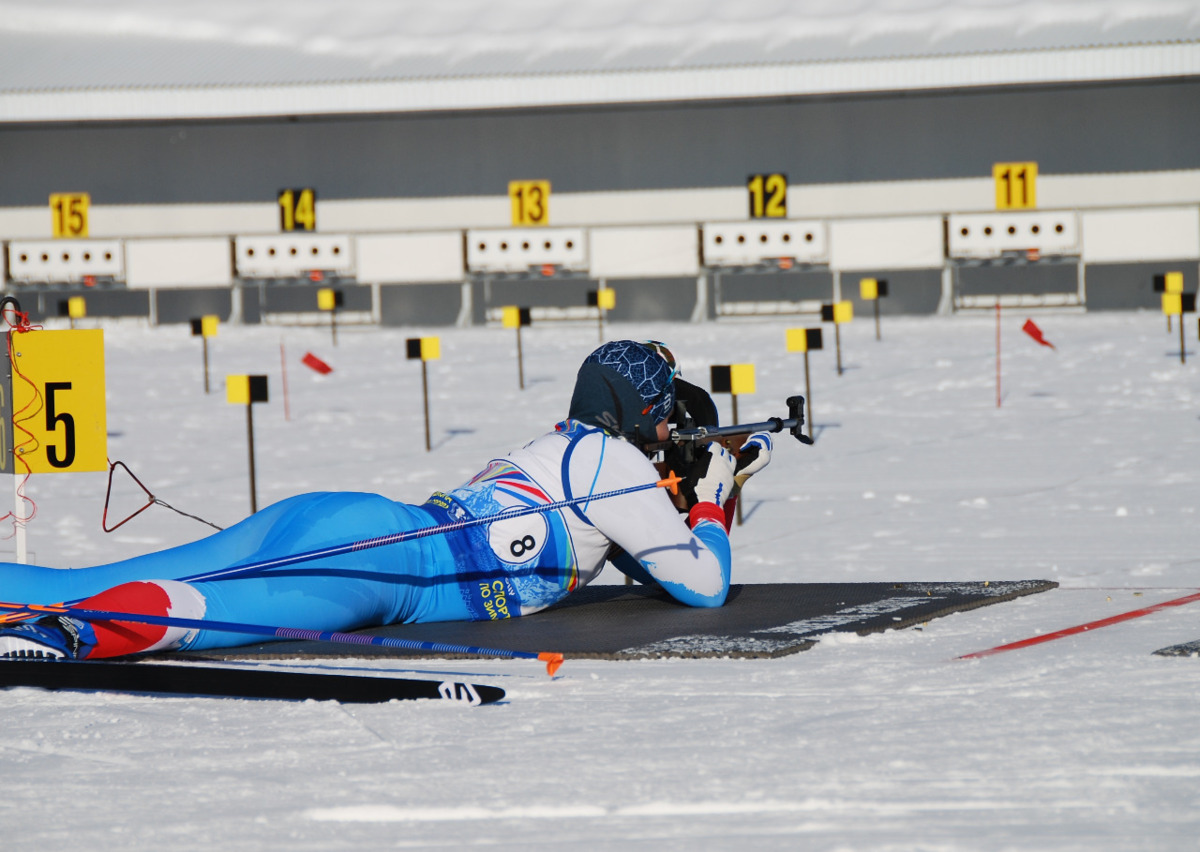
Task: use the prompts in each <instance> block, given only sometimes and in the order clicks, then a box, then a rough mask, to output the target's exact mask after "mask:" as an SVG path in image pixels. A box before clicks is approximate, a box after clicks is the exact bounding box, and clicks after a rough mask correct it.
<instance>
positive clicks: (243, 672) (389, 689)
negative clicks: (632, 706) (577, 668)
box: [0, 660, 504, 706]
mask: <svg viewBox="0 0 1200 852" xmlns="http://www.w3.org/2000/svg"><path fill="white" fill-rule="evenodd" d="M14 686H31V687H37V688H39V689H64V690H75V691H85V692H129V693H148V694H167V695H190V696H204V697H209V698H267V699H276V700H283V701H306V700H309V699H311V700H314V701H339V702H341V703H343V704H369V703H376V702H383V701H392V700H411V699H416V698H436V699H441V700H446V701H452V702H456V703H459V704H466V705H470V706H478V705H480V704H492V703H494V702H496V701H499V700H500V699H502V698H503V697H504V690H503V689H501V688H500V687H498V686H485V685H483V684H476V683H464V682H458V681H437V680H420V679H416V678H398V677H371V676H368V675H340V674H310V673H307V672H281V671H263V670H261V669H231V668H223V667H216V666H199V665H191V664H189V665H174V664H159V663H149V662H127V663H120V662H65V661H46V660H0V688H8V687H14Z"/></svg>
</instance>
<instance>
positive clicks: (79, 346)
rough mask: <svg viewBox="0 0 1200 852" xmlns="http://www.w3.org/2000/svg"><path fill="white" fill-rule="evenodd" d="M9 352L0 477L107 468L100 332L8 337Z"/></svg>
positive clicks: (35, 332)
mask: <svg viewBox="0 0 1200 852" xmlns="http://www.w3.org/2000/svg"><path fill="white" fill-rule="evenodd" d="M11 352H12V363H11V379H10V381H6V382H5V384H6V385H8V387H6V388H4V391H6V393H5V397H6V398H7V399H6V400H5V402H8V401H9V400H11V406H9V405H5V406H4V408H5V409H6V410H5V411H4V412H3V415H4V417H3V426H4V431H5V433H6V434H5V435H4V440H3V444H4V447H3V450H4V452H3V460H2V461H0V464H2V465H3V467H0V472H6V473H16V474H23V473H25V472H26V465H28V470H29V471H30V472H32V473H73V472H82V471H96V470H107V469H108V425H107V417H106V409H105V400H104V332H103V330H101V329H80V330H72V331H30V332H25V333H23V334H15V335H13V340H12V346H11ZM14 455H15V456H16V458H17V459H18V460H17V461H16V462H15V463H14V462H13V457H14Z"/></svg>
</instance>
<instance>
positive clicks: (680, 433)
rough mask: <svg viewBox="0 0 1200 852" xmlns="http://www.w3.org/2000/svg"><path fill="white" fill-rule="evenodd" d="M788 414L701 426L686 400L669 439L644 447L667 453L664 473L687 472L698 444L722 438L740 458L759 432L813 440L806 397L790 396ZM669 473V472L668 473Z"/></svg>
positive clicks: (740, 482)
mask: <svg viewBox="0 0 1200 852" xmlns="http://www.w3.org/2000/svg"><path fill="white" fill-rule="evenodd" d="M787 407H788V416H787V418H786V419H784V418H782V417H771V418H768V419H767V420H763V421H762V422H759V423H737V424H734V425H732V426H703V425H701V426H698V425H696V423H695V420H694V419H693V418H692V416H691V414H690V413H689V412H688V411H687V406H686V405H685V404H684V402H683V401H682V400H680V401H679V402H678V403H677V404H676V417H675V421H676V423H677V424H678V425H677V426H675V427H674V428H672V429H671V431H670V433H669V437H668V438H667V440H665V441H659V442H655V443H651V444H646V445H645V446H644V447H643V449H644V450H645V451H646V452H647V453H659V452H661V453H663V454H664V459H663V460H662V461H660V462H657V463H656V467H659V469H660V473H661V472H662V471H663V470H665V468H666V467H668V466H677V467H678V468H682V470H681V471H680V470H676V471H675V472H680V473H682V474H683V475H684V476H686V472H687V471H688V470H689V469H690V467H691V465H692V462H694V461H695V454H696V447H698V446H705V445H707V444H708V443H710V442H712V441H716V442H718V443H719V444H720V445H721V446H722V447H724V448H725V449H726V450H728V451H729V452H730V453H731V454H732V455H733V456H734V457H735V458H739V466H741V465H740V455H741V447H742V445H743V444H745V443H746V439H748V438H749V437H750V436H751V435H752V434H753V433H755V432H773V433H778V432H784V431H787V432H789V433H791V435H792V437H793V438H795V439H796V440H797V441H799V442H800V443H802V444H812V442H813V439H812V438H810V437H808V436H807V435H805V434H804V433H803V432H802V431H801V427H802V426H803V425H804V397H802V396H790V397H788V398H787ZM664 475H665V474H664ZM746 479H747V477H745V476H741V475H739V476H736V477H735V478H734V482H735V485H736V488H737V489H739V490H740V489H741V487H742V485H744V484H745V481H746Z"/></svg>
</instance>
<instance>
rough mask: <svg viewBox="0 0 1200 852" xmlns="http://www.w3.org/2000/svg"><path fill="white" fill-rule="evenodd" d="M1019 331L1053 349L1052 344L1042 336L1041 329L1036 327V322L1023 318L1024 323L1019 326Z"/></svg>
mask: <svg viewBox="0 0 1200 852" xmlns="http://www.w3.org/2000/svg"><path fill="white" fill-rule="evenodd" d="M1021 331H1023V332H1025V333H1026V334H1028V335H1029V336H1030V337H1032V338H1033V339H1034V340H1036V341H1037V342H1038V343H1040V344H1042V345H1043V346H1049V347H1050V348H1051V349H1054V344H1053V343H1051V342H1050V341H1049V340H1047V339H1046V338H1045V337H1043V336H1042V330H1041V329H1040V328H1038V327H1037V323H1035V322H1034V321H1033V320H1031V319H1030V320H1025V325H1023V326H1021ZM1055 351H1058V350H1055Z"/></svg>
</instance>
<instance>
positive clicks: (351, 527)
mask: <svg viewBox="0 0 1200 852" xmlns="http://www.w3.org/2000/svg"><path fill="white" fill-rule="evenodd" d="M676 374H677V370H676V367H675V360H674V358H673V357H672V355H671V353H670V351H669V350H668V349H667V348H666V347H665V346H663V345H662V344H660V343H656V342H647V343H638V342H634V341H629V340H622V341H615V342H611V343H606V344H604V345H603V346H601V347H600V348H599V349H597V350H596V351H595V352H593V353H592V354H591V355H589V356H588V357H587V359H586V360H585V361H584V362H583V365H582V367H581V368H580V370H579V374H578V377H577V379H576V382H575V388H574V392H573V394H572V397H571V404H570V409H569V413H568V416H567V419H566V420H563V421H562V422H560V423H558V424H556V425H555V427H554V429H553V431H551V432H548V433H547V434H545V435H542V436H541V437H539V438H535V439H534V440H533V441H531V442H530V443H528V444H526V445H525V446H524V447H522V448H521V449H519V450H515V451H513V452H511V453H509V454H508V455H507V456H505V457H503V458H498V459H493V460H492V461H490V462H489V463H488V464H487V466H486V467H485V468H484V469H483V470H482V471H481V472H479V473H478V474H476V475H475V476H474V477H473V478H472V479H471V480H470V481H469V482H467V483H466V484H464V485H462V486H460V487H458V488H455V489H454V490H452V491H449V492H446V493H442V492H438V493H435V494H434V495H433V496H432V497H430V498H429V500H427V501H426V502H425V503H423V504H422V505H420V506H414V505H408V504H405V503H398V502H395V501H392V500H389V499H387V498H386V497H383V496H380V495H377V494H361V493H316V494H302V495H299V496H296V497H291V498H289V499H287V500H283V501H281V502H279V503H276V504H274V505H272V506H269V507H268V508H266V509H264V510H262V511H261V512H258V513H256V514H254V515H251V516H250V517H249V518H246V519H245V520H243V521H241V522H240V523H238V524H236V525H235V526H232V527H230V528H229V529H227V530H223V531H221V532H218V533H216V534H214V535H211V536H209V537H207V538H204V539H201V540H199V541H195V542H192V543H190V544H185V545H182V546H179V547H174V548H170V549H168V550H163V551H160V552H157V553H150V554H147V555H144V556H138V557H135V558H132V559H126V560H123V561H120V562H113V563H110V564H107V565H98V566H95V567H91V568H80V569H71V570H62V569H56V568H47V567H41V566H35V565H17V564H3V565H0V599H2V600H6V601H20V602H22V603H28V604H54V603H60V602H64V601H70V602H78V605H79V606H80V607H81V608H85V609H93V610H103V611H107V612H125V613H137V614H141V615H153V616H172V617H176V618H186V619H207V620H213V621H226V622H230V621H233V622H243V623H246V624H287V625H289V626H293V627H297V628H301V629H307V630H321V631H346V630H352V629H355V628H362V627H369V626H378V625H384V624H396V623H414V622H434V621H460V620H461V621H469V620H472V621H473V620H488V619H497V618H509V617H514V616H520V615H528V614H530V613H534V612H537V611H538V610H541V609H545V608H546V607H548V606H551V605H552V604H555V603H557V602H558V601H560V600H562V599H563V598H565V597H566V596H567V595H569V594H570V593H571V592H573V591H575V590H576V589H579V588H582V587H583V586H585V585H587V584H588V583H589V582H590V581H591V580H593V579H594V578H595V577H596V576H597V575H598V574H599V573H600V571H601V569H602V568H603V566H604V564H605V562H606V561H611V562H612V563H613V565H615V566H616V567H617V568H618V569H620V570H621V571H623V572H624V573H625V574H626V575H628V576H630V577H632V578H634V579H635V580H637V581H639V582H642V583H656V584H658V585H660V586H661V587H662V588H663V589H665V590H666V591H667V592H668V593H669V594H670V595H671V596H672V597H674V598H675V599H676V600H679V601H680V602H682V603H684V604H688V605H690V606H698V607H716V606H721V605H722V604H723V603H724V602H725V597H726V595H727V593H728V591H729V582H730V567H731V566H730V549H729V537H728V530H729V518H731V517H732V502H733V499H735V498H733V499H731V497H730V495H731V494H732V492H733V485H734V474H735V459H734V457H733V456H732V455H731V454H730V453H729V452H728V451H727V450H725V449H724V448H722V447H721V446H720V445H719V444H717V443H715V442H714V443H712V444H710V445H709V446H708V448H706V449H702V450H700V451H698V453H697V454H696V458H695V461H694V462H693V463H692V465H691V470H690V472H689V475H688V476H687V477H686V479H685V484H684V487H683V493H684V494H685V495H686V496H687V505H686V506H685V507H684V508H685V509H686V514H682V513H681V511H680V509H678V508H677V507H676V506H675V504H674V503H673V502H672V500H671V498H670V497H669V496H668V495H667V493H666V492H665V491H664V490H663V489H661V488H650V489H647V490H640V491H635V492H633V493H628V494H623V495H620V496H616V497H609V498H606V499H598V500H594V501H593V500H587V499H585V500H584V501H583V502H579V503H576V504H574V505H571V506H568V507H566V508H560V509H555V510H551V511H547V512H543V513H531V514H525V515H522V516H520V517H512V518H503V517H501V518H499V519H497V520H496V521H494V522H491V523H486V524H480V525H476V526H472V527H468V528H464V529H460V530H457V531H453V532H448V533H445V534H438V535H430V536H427V537H423V538H419V539H415V540H412V541H403V542H399V543H395V544H388V545H384V546H380V547H375V548H372V549H365V550H357V551H353V552H349V553H344V554H342V555H338V556H332V557H328V558H321V559H317V560H313V561H309V562H304V563H302V564H296V565H292V566H288V567H282V568H276V569H269V570H266V571H263V572H261V573H255V574H251V575H249V576H245V575H242V576H234V577H229V578H226V579H215V580H206V581H195V582H181V580H180V579H179V578H183V577H189V576H193V575H198V574H201V573H205V572H208V571H210V570H212V569H218V568H223V567H232V566H237V565H244V564H248V563H251V562H257V561H261V560H265V559H271V558H274V557H279V556H287V555H291V554H298V553H303V552H306V551H311V550H315V549H320V548H323V547H328V546H331V545H337V544H342V543H345V542H351V541H355V540H358V539H364V538H371V537H376V536H383V535H388V534H390V533H398V532H403V531H406V530H414V529H418V528H423V527H431V526H435V525H440V524H444V523H447V522H453V521H460V520H464V519H470V518H482V517H487V516H493V515H497V514H500V513H503V512H505V511H506V510H512V509H514V508H518V507H520V508H524V507H531V506H534V507H536V506H539V505H546V504H549V503H556V502H559V501H562V500H568V499H572V498H578V497H584V498H586V497H588V496H589V495H595V494H602V493H604V492H608V491H614V490H618V489H622V488H625V487H628V486H633V485H641V484H644V483H649V482H654V481H655V480H656V479H658V478H659V477H658V473H657V471H656V470H655V468H654V465H653V464H652V463H651V461H650V459H649V458H648V456H647V455H646V453H645V452H644V451H643V449H642V448H643V447H645V446H646V445H648V444H652V443H654V442H662V441H665V440H666V439H667V437H668V421H669V418H670V416H671V414H672V412H673V411H674V410H675V401H676V395H677V393H678V392H679V391H678V389H679V387H684V386H686V387H687V388H689V389H690V390H691V391H692V392H695V391H698V389H696V388H694V386H688V385H686V383H683V382H682V380H681V379H679V378H678V377H677V375H676ZM699 393H700V394H701V395H703V391H699ZM708 404H709V405H710V406H711V401H708ZM771 448H772V443H771V437H770V435H769V434H767V433H765V432H763V433H755V434H754V435H751V436H750V438H749V440H748V441H747V442H746V445H745V447H744V450H745V452H743V453H742V464H743V465H744V467H742V468H741V469H740V470H738V471H737V472H738V474H739V475H740V476H748V475H750V474H753V473H755V472H757V471H758V470H761V469H762V468H763V467H765V466H766V465H767V463H768V462H769V461H770V455H771ZM747 460H750V463H749V464H746V461H747ZM258 641H261V637H259V636H258V635H254V634H231V633H229V632H225V631H216V630H203V629H201V630H196V629H187V628H182V627H174V626H160V625H152V624H134V623H130V622H123V621H116V620H113V621H102V620H95V621H86V620H83V619H79V618H75V617H72V616H70V615H51V616H44V617H40V618H38V619H36V620H26V621H20V622H15V623H11V624H7V625H3V626H0V657H26V658H29V657H36V658H56V659H62V658H73V659H96V658H101V657H115V656H123V655H127V654H140V653H147V652H152V651H159V650H170V649H187V650H197V649H203V648H213V647H227V646H235V645H244V644H249V643H253V642H258Z"/></svg>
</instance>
